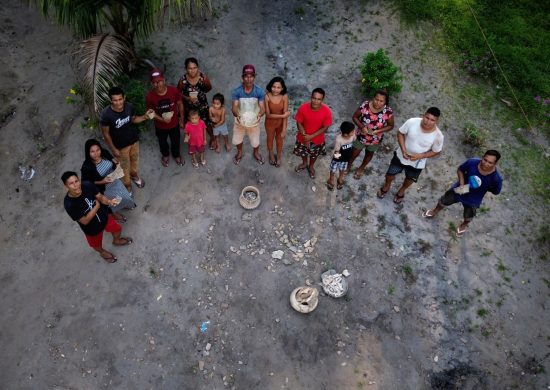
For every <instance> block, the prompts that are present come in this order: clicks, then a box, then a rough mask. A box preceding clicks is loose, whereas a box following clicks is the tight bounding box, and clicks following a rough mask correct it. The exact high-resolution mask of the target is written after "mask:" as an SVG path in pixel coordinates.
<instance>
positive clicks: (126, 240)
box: [113, 237, 134, 246]
mask: <svg viewBox="0 0 550 390" xmlns="http://www.w3.org/2000/svg"><path fill="white" fill-rule="evenodd" d="M120 239H121V240H124V243H122V244H115V243H114V242H113V245H116V246H125V245H130V244H131V243H132V242H134V241H133V240H132V239H131V238H130V237H120Z"/></svg>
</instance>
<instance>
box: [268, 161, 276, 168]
mask: <svg viewBox="0 0 550 390" xmlns="http://www.w3.org/2000/svg"><path fill="white" fill-rule="evenodd" d="M269 165H273V166H274V167H275V166H277V163H276V162H275V160H269Z"/></svg>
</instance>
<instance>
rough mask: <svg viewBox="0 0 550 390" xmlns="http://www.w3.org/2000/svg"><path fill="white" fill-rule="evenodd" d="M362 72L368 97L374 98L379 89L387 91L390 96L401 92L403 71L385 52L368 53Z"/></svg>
mask: <svg viewBox="0 0 550 390" xmlns="http://www.w3.org/2000/svg"><path fill="white" fill-rule="evenodd" d="M360 70H361V84H362V90H363V93H364V94H365V95H366V96H372V95H373V94H374V92H376V91H377V90H379V89H384V90H386V91H387V92H388V93H389V94H390V95H392V94H394V93H397V92H401V81H402V80H403V76H402V75H401V71H400V70H399V68H398V67H397V66H396V65H394V63H393V62H392V61H391V60H390V58H389V57H388V55H387V54H386V53H385V52H384V50H382V49H379V50H378V51H377V52H375V53H372V52H371V53H367V54H366V55H365V56H364V57H363V63H362V64H361V67H360Z"/></svg>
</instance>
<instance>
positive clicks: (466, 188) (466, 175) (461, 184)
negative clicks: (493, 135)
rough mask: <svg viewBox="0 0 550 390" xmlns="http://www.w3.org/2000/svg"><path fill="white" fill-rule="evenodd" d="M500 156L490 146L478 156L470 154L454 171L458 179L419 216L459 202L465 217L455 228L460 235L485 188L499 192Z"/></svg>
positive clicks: (428, 215)
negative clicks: (435, 202)
mask: <svg viewBox="0 0 550 390" xmlns="http://www.w3.org/2000/svg"><path fill="white" fill-rule="evenodd" d="M499 159H500V153H499V152H497V151H496V150H492V149H491V150H488V151H486V152H485V154H484V155H483V157H482V158H481V159H479V158H471V159H469V160H466V161H465V162H464V163H463V164H462V165H460V166H459V167H458V170H457V171H456V173H457V176H458V181H457V182H456V183H455V184H453V186H452V187H451V188H450V189H449V190H448V191H447V192H445V194H443V196H442V197H441V198H440V199H439V201H438V202H437V205H436V206H435V208H433V209H431V210H426V211H425V212H424V213H423V214H422V216H423V217H424V218H433V217H435V216H436V215H437V214H439V212H440V211H441V210H443V208H444V207H446V206H450V205H452V204H454V203H459V202H460V203H462V206H463V207H464V221H463V222H462V223H461V224H460V225H459V226H458V227H457V229H456V235H457V237H461V236H462V235H463V234H464V232H465V231H466V228H467V226H468V224H469V223H470V222H471V221H472V219H473V218H474V217H475V215H476V211H477V209H478V208H479V206H481V202H482V201H483V197H484V196H485V194H486V193H487V191H490V192H491V193H493V194H495V195H498V194H500V191H501V190H502V176H500V173H498V171H497V168H496V166H497V162H498V160H499Z"/></svg>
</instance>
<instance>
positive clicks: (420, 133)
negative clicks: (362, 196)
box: [376, 107, 443, 204]
mask: <svg viewBox="0 0 550 390" xmlns="http://www.w3.org/2000/svg"><path fill="white" fill-rule="evenodd" d="M440 115H441V112H440V111H439V108H437V107H430V108H428V110H426V112H425V113H424V115H423V116H422V118H411V119H408V120H407V121H406V122H405V123H404V124H403V126H401V127H400V128H399V132H398V133H397V142H398V143H399V147H398V148H397V149H396V150H395V152H393V158H392V160H391V162H390V166H389V168H388V171H387V172H386V179H385V182H384V185H383V186H382V187H381V188H380V189H379V190H378V192H377V193H376V196H378V197H379V198H380V199H382V198H384V197H385V196H386V193H387V192H388V191H389V190H390V187H391V184H392V182H393V180H394V179H395V176H396V175H397V174H398V173H401V172H403V170H405V180H404V181H403V184H402V185H401V187H399V189H398V190H397V193H396V194H395V196H394V198H393V202H394V203H396V204H401V203H402V202H403V198H404V197H405V191H406V190H407V188H409V187H410V186H411V185H412V184H413V183H416V182H417V180H418V177H419V176H420V173H421V172H422V169H424V167H425V166H426V160H427V159H428V158H432V157H436V156H439V154H440V153H441V150H442V149H443V133H442V132H441V130H439V127H437V121H438V120H439V116H440Z"/></svg>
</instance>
